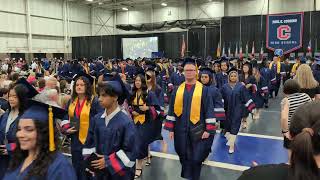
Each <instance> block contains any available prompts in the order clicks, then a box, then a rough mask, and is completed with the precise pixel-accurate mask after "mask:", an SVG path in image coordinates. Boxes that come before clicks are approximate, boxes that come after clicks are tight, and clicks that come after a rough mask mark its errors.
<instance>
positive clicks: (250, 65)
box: [243, 61, 252, 69]
mask: <svg viewBox="0 0 320 180" xmlns="http://www.w3.org/2000/svg"><path fill="white" fill-rule="evenodd" d="M243 65H247V66H249V68H250V69H251V68H252V63H250V62H249V61H245V62H244V63H243Z"/></svg>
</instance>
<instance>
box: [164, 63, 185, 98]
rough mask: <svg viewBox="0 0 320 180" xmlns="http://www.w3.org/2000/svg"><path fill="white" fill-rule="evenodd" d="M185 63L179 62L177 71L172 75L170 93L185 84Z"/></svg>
mask: <svg viewBox="0 0 320 180" xmlns="http://www.w3.org/2000/svg"><path fill="white" fill-rule="evenodd" d="M182 64H183V61H182V60H181V61H179V62H178V67H177V71H176V72H174V73H172V74H171V76H170V79H169V84H168V88H169V92H171V91H172V90H173V89H174V88H176V87H178V86H180V84H182V83H183V82H184V75H183V67H182Z"/></svg>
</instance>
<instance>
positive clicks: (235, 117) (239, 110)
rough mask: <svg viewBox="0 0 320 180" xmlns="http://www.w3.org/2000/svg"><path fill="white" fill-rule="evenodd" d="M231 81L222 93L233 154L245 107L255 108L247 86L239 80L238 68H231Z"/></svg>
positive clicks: (250, 109) (230, 150) (228, 136)
mask: <svg viewBox="0 0 320 180" xmlns="http://www.w3.org/2000/svg"><path fill="white" fill-rule="evenodd" d="M228 77H229V83H228V84H225V85H224V86H223V87H222V89H221V94H222V97H223V99H224V107H225V112H226V127H225V128H226V131H227V132H226V134H225V137H226V138H227V140H228V143H227V145H228V146H229V147H230V148H229V153H230V154H232V153H233V152H234V150H235V141H236V137H237V134H238V132H239V129H240V125H241V119H242V117H243V114H244V113H245V112H244V108H243V107H246V108H247V110H248V111H249V112H251V111H252V110H253V109H254V108H255V104H254V102H253V100H252V99H251V98H250V95H249V93H248V91H247V89H246V87H245V86H244V85H243V84H242V83H241V82H239V80H238V78H239V77H238V70H237V69H235V68H231V69H230V70H229V71H228Z"/></svg>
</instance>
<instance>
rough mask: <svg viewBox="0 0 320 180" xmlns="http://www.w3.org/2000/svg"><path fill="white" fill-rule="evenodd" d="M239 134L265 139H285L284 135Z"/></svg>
mask: <svg viewBox="0 0 320 180" xmlns="http://www.w3.org/2000/svg"><path fill="white" fill-rule="evenodd" d="M238 134H239V135H240V136H247V137H256V138H264V139H275V140H282V141H283V137H279V136H269V135H262V134H249V133H238Z"/></svg>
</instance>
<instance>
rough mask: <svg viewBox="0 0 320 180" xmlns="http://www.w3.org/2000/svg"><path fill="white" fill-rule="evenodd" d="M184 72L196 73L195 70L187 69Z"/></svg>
mask: <svg viewBox="0 0 320 180" xmlns="http://www.w3.org/2000/svg"><path fill="white" fill-rule="evenodd" d="M184 71H186V72H194V71H196V70H195V69H186V70H184Z"/></svg>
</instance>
